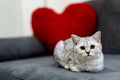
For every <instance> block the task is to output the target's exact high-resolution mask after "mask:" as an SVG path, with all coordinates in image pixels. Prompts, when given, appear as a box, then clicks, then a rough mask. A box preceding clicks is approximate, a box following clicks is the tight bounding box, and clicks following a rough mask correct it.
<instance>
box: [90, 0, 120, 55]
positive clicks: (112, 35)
mask: <svg viewBox="0 0 120 80" xmlns="http://www.w3.org/2000/svg"><path fill="white" fill-rule="evenodd" d="M89 3H90V4H91V5H92V6H93V7H94V8H95V10H96V12H97V16H98V27H99V28H98V30H100V31H101V32H102V43H103V51H104V52H105V53H120V35H119V34H120V0H92V1H90V2H89Z"/></svg>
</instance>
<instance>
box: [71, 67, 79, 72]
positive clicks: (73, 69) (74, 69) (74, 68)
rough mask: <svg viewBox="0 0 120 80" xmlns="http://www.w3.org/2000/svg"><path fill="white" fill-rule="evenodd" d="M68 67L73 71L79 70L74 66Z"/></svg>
mask: <svg viewBox="0 0 120 80" xmlns="http://www.w3.org/2000/svg"><path fill="white" fill-rule="evenodd" d="M70 69H71V71H73V72H80V70H79V69H78V68H77V67H75V66H72V67H71V68H70Z"/></svg>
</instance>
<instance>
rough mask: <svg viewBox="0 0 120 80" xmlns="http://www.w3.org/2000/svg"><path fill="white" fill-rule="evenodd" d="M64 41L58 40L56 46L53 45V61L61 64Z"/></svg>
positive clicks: (62, 63)
mask: <svg viewBox="0 0 120 80" xmlns="http://www.w3.org/2000/svg"><path fill="white" fill-rule="evenodd" d="M64 47H65V45H64V41H62V40H60V41H59V42H58V43H57V44H56V46H55V49H54V59H55V62H56V63H58V64H60V65H61V66H64V65H65V63H64V55H65V54H64Z"/></svg>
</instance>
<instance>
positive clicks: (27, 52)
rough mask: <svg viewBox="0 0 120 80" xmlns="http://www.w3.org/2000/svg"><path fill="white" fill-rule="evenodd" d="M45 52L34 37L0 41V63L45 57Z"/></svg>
mask: <svg viewBox="0 0 120 80" xmlns="http://www.w3.org/2000/svg"><path fill="white" fill-rule="evenodd" d="M46 54H47V50H46V49H45V48H44V47H43V46H42V44H41V43H40V42H38V41H37V39H36V38H35V37H33V36H32V37H21V38H6V39H0V61H6V60H13V59H20V58H28V57H35V56H41V55H46Z"/></svg>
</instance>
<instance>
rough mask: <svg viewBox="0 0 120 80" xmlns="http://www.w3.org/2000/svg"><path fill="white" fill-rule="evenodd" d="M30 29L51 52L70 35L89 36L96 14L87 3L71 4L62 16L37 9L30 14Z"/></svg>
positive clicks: (93, 28) (43, 9)
mask: <svg viewBox="0 0 120 80" xmlns="http://www.w3.org/2000/svg"><path fill="white" fill-rule="evenodd" d="M32 28H33V32H34V35H35V36H36V38H37V39H38V40H39V41H40V42H41V43H43V45H44V46H46V47H47V48H48V49H49V50H51V51H53V49H54V47H55V45H56V43H57V42H58V41H59V40H65V39H67V38H69V37H70V36H71V34H76V35H78V36H82V37H83V36H89V35H91V34H92V33H93V32H94V31H95V28H96V13H95V10H94V9H93V7H92V6H91V5H89V4H87V3H79V4H71V5H70V6H68V7H67V8H66V9H65V11H64V12H63V13H62V14H57V13H55V12H54V11H53V10H52V9H48V8H38V9H37V10H35V11H34V12H33V14H32Z"/></svg>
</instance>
